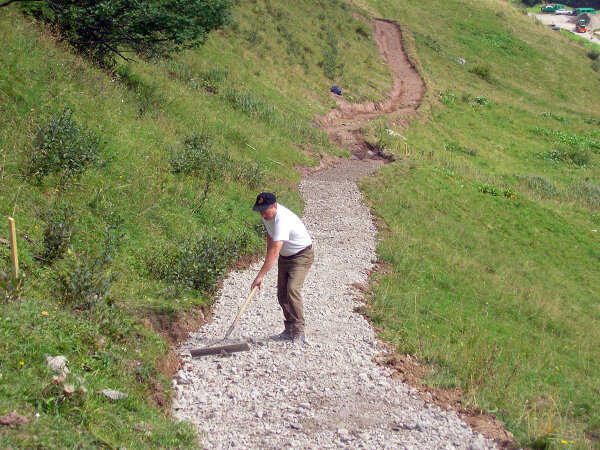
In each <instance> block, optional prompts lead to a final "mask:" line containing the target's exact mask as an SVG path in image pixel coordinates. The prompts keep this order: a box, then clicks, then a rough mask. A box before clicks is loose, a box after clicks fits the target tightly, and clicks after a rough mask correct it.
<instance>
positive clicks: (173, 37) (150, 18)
mask: <svg viewBox="0 0 600 450" xmlns="http://www.w3.org/2000/svg"><path fill="white" fill-rule="evenodd" d="M0 1H1V0H0ZM14 2H27V3H28V5H27V10H28V11H30V12H31V13H33V14H34V15H35V16H36V17H39V18H41V19H43V20H45V21H47V22H50V23H52V24H53V25H54V26H56V28H57V29H58V30H59V31H60V32H61V34H62V36H63V38H64V39H65V40H67V41H68V42H70V43H71V44H72V45H73V46H74V47H75V48H77V49H78V50H80V51H81V52H83V53H86V54H88V55H90V56H91V57H92V58H93V59H94V60H96V61H99V62H103V63H114V60H115V58H116V57H117V56H120V57H121V58H123V59H125V60H128V59H129V58H127V57H126V56H125V55H124V54H125V53H127V52H135V53H137V54H138V55H141V56H144V57H151V56H160V55H164V54H167V53H169V52H175V51H179V50H182V49H186V48H193V47H197V46H199V45H202V44H203V43H204V41H205V40H206V37H207V35H208V33H209V32H210V31H211V30H214V29H217V28H219V27H221V26H222V25H224V24H226V23H227V22H228V20H229V8H230V5H231V0H51V1H35V2H30V0H7V1H5V2H3V3H0V7H3V6H8V5H9V4H11V3H14Z"/></svg>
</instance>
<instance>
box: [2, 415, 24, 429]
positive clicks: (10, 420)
mask: <svg viewBox="0 0 600 450" xmlns="http://www.w3.org/2000/svg"><path fill="white" fill-rule="evenodd" d="M28 423H29V418H28V417H25V416H22V415H21V414H19V413H18V412H16V411H13V412H11V413H10V414H6V415H4V416H2V417H0V425H2V426H5V427H9V428H18V427H21V426H23V425H27V424H28Z"/></svg>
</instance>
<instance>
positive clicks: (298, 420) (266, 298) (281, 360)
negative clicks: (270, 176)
mask: <svg viewBox="0 0 600 450" xmlns="http://www.w3.org/2000/svg"><path fill="white" fill-rule="evenodd" d="M377 166H378V163H375V162H361V161H347V162H344V163H342V164H340V165H338V166H336V167H334V168H330V169H328V170H325V171H322V172H318V173H316V174H313V175H311V176H309V177H307V178H305V179H303V180H302V182H301V183H300V189H301V192H302V195H303V197H304V200H305V202H306V208H305V211H304V216H303V221H304V223H305V224H306V226H307V228H308V230H309V232H310V234H311V236H312V237H313V240H314V247H315V262H314V264H313V267H312V268H311V271H310V272H309V274H308V277H307V279H306V281H305V283H304V289H303V299H304V308H305V318H306V335H307V344H305V345H294V344H292V343H290V342H283V341H276V340H272V339H270V337H271V336H274V335H277V334H279V333H280V332H281V331H282V330H283V316H282V313H281V310H280V308H279V305H278V303H277V298H276V272H277V270H276V268H274V269H273V270H271V273H269V274H268V275H267V276H266V277H265V279H264V281H263V289H262V292H261V294H260V295H258V296H255V298H254V299H253V300H252V302H251V304H250V306H249V307H248V309H247V310H246V312H245V313H244V315H243V316H242V318H241V319H240V321H239V323H238V325H237V327H236V329H235V331H234V332H233V335H232V338H233V339H234V340H239V341H249V342H251V344H250V346H251V350H250V351H247V352H241V353H234V354H232V355H231V356H228V357H224V356H207V357H201V358H191V357H190V355H189V352H188V350H189V349H193V348H204V347H206V346H209V345H212V344H215V343H217V342H218V341H219V340H221V339H222V338H223V336H224V335H225V333H226V331H227V329H228V328H229V326H230V325H231V323H232V321H233V319H234V318H235V316H236V314H237V312H238V310H239V308H240V306H241V304H242V303H243V301H244V300H245V299H246V298H247V296H248V294H249V291H250V284H251V282H252V280H253V279H254V277H255V275H256V273H257V271H258V269H259V267H260V265H258V264H257V265H255V266H253V267H252V268H250V269H249V270H246V271H241V272H233V273H231V274H230V275H229V276H228V278H227V279H226V280H225V283H224V286H223V289H222V291H221V295H220V298H219V299H218V301H217V304H216V307H215V313H214V316H213V321H212V322H211V323H209V324H207V325H205V326H204V327H203V328H202V329H201V330H200V331H199V332H198V333H197V334H193V335H191V336H190V338H189V340H188V341H187V343H186V344H185V345H184V346H182V347H181V349H180V353H181V355H182V357H183V360H184V368H183V372H181V373H178V375H177V376H176V378H175V380H174V386H175V391H176V398H175V401H174V403H173V414H174V416H175V417H177V418H179V419H181V420H186V421H189V422H192V423H194V424H195V425H196V426H197V428H198V431H199V439H200V441H201V444H202V445H203V446H204V447H206V448H218V449H221V448H283V447H294V448H315V449H316V448H318V449H322V448H323V449H325V448H339V447H347V448H378V449H380V448H394V449H397V448H419V449H421V448H431V449H434V448H435V449H439V448H447V449H453V448H461V449H470V448H473V449H475V448H476V449H488V448H494V447H495V445H494V443H493V442H492V441H489V440H486V439H484V438H483V436H482V435H481V434H479V433H476V432H473V430H471V429H470V428H469V427H468V426H467V425H466V424H465V423H464V422H462V421H461V420H460V419H459V418H458V416H457V415H456V414H455V413H454V412H448V411H443V410H441V409H440V408H439V407H437V406H434V405H432V404H428V403H427V402H425V401H424V400H423V399H421V398H420V397H419V396H418V395H417V394H416V391H415V390H411V389H410V388H409V387H408V386H407V385H405V384H403V383H401V382H400V381H398V380H396V379H392V378H391V377H390V372H389V370H388V369H386V368H384V367H381V366H379V365H377V364H376V363H374V362H373V358H374V357H376V356H377V355H379V354H381V353H382V352H383V351H384V350H383V349H382V348H381V347H380V346H379V344H378V341H377V339H376V336H375V334H374V332H373V329H372V327H371V326H370V325H369V323H368V322H367V321H366V320H365V319H364V318H363V317H362V316H361V315H360V314H358V313H356V312H355V309H356V308H357V307H358V306H360V305H361V303H360V302H359V301H358V300H357V298H359V297H360V293H359V292H358V291H357V290H356V289H355V288H353V287H352V284H354V283H366V282H368V272H369V270H370V269H372V268H373V264H374V260H375V257H376V255H375V233H376V230H375V226H374V225H373V221H372V219H371V216H370V214H369V210H368V208H366V207H365V206H364V205H363V204H362V197H361V194H360V191H359V190H358V188H357V186H356V180H357V179H359V178H361V177H362V176H364V175H366V174H368V173H371V172H372V171H374V170H375V169H376V168H377ZM282 203H283V202H282ZM284 204H285V203H284ZM223 344H225V343H221V344H220V345H223Z"/></svg>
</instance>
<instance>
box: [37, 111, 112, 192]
mask: <svg viewBox="0 0 600 450" xmlns="http://www.w3.org/2000/svg"><path fill="white" fill-rule="evenodd" d="M72 116H73V112H72V111H71V110H68V109H65V110H64V111H63V112H62V113H61V114H60V115H58V116H56V117H54V118H53V119H51V120H50V121H49V122H48V123H47V124H46V125H44V126H43V127H41V128H40V129H39V130H38V132H37V134H36V136H35V139H34V142H33V149H32V151H31V155H30V157H29V161H28V164H27V170H26V171H27V174H28V175H29V176H35V177H36V178H37V179H38V180H40V181H41V180H42V179H43V178H44V177H45V176H46V175H48V174H54V175H58V176H59V177H60V178H61V179H67V180H70V179H72V178H73V177H75V176H76V175H79V174H81V173H83V172H85V170H86V169H87V168H88V167H89V166H91V165H93V164H97V163H98V162H99V161H100V152H101V150H102V147H103V145H104V144H103V143H102V141H101V140H100V138H99V137H98V136H97V135H96V133H95V132H94V131H93V130H90V129H88V128H86V127H85V126H80V125H78V124H77V123H76V122H75V121H74V120H73V119H72Z"/></svg>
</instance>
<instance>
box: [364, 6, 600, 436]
mask: <svg viewBox="0 0 600 450" xmlns="http://www.w3.org/2000/svg"><path fill="white" fill-rule="evenodd" d="M364 3H365V6H368V5H371V3H370V2H364ZM371 7H372V8H373V9H372V11H373V13H376V14H377V15H380V16H384V17H388V18H392V19H396V20H398V21H399V22H400V23H401V24H402V25H403V27H404V30H405V39H406V40H407V42H408V43H409V45H411V42H413V41H414V50H413V58H417V60H418V65H419V67H420V69H421V72H422V73H423V75H424V78H425V79H426V81H427V84H428V89H429V91H428V92H429V94H428V96H427V98H426V101H425V103H424V105H423V106H422V108H421V112H422V113H423V114H424V115H425V117H423V119H424V120H420V121H413V123H412V126H411V128H410V129H408V130H404V131H403V134H404V136H406V138H407V141H408V144H409V148H411V149H412V154H411V155H410V156H409V157H404V156H402V152H400V151H398V152H397V153H398V155H400V156H399V157H400V159H399V161H398V162H397V163H396V164H393V165H391V166H388V167H386V168H384V169H383V170H381V171H380V173H379V176H377V177H374V178H373V179H371V180H369V181H368V182H366V183H365V184H364V186H363V188H364V192H365V194H366V196H367V199H368V202H369V203H370V204H371V206H372V207H373V208H374V210H375V211H376V212H377V214H379V215H380V216H381V217H382V222H383V223H384V224H385V226H384V227H382V237H383V240H382V242H381V244H380V246H379V252H380V257H381V259H382V260H383V261H385V263H386V264H388V265H389V273H387V274H385V275H383V276H381V277H379V278H378V279H377V282H376V284H375V292H374V302H373V304H372V308H371V315H372V318H373V320H374V321H375V323H376V324H378V325H381V326H383V327H384V329H385V331H384V333H383V335H384V336H385V337H386V338H388V339H390V340H391V341H393V342H395V343H396V344H397V345H398V350H399V351H400V352H403V353H407V352H408V353H413V354H416V355H418V356H419V357H420V358H422V359H423V360H425V361H427V362H428V363H429V364H430V366H431V368H432V373H431V375H430V377H429V380H428V382H430V383H432V384H434V385H437V386H460V387H461V388H463V389H464V390H465V392H466V401H467V402H468V403H470V404H472V405H476V406H479V407H481V408H483V409H485V410H488V411H493V412H494V413H495V414H496V415H497V416H498V417H500V418H502V420H504V421H506V423H507V425H508V428H509V429H510V430H512V431H513V432H514V433H515V434H516V436H517V438H518V439H519V440H520V442H521V444H522V445H527V446H536V447H537V446H547V445H550V446H562V445H565V444H567V445H572V446H575V447H595V446H597V443H598V436H599V435H600V416H599V415H598V408H597V406H596V405H598V403H599V402H600V391H598V387H597V376H598V373H599V372H600V366H599V361H600V353H599V352H598V346H597V345H595V342H597V341H598V338H599V337H600V336H599V331H598V330H600V327H599V325H600V324H599V319H600V316H599V315H598V312H599V311H598V305H599V304H600V303H599V301H600V294H599V293H600V264H599V263H600V240H599V239H600V236H599V234H598V231H597V230H598V229H600V166H599V164H600V116H599V115H598V111H600V97H599V96H598V92H600V74H599V72H598V67H597V65H595V64H594V62H595V60H594V59H591V58H590V57H589V56H588V54H589V53H591V48H586V47H584V46H582V45H580V44H576V43H574V42H573V41H572V40H571V39H570V38H569V37H566V36H564V35H561V34H558V33H556V32H554V31H552V30H550V29H548V28H547V27H546V28H545V27H543V26H541V25H539V24H537V23H535V22H534V21H533V20H531V19H529V18H528V17H526V16H525V15H523V14H521V13H519V12H518V11H517V10H516V9H514V8H512V7H510V6H509V5H507V4H505V3H503V2H496V1H486V2H462V1H450V2H447V1H444V2H430V4H428V7H427V9H428V11H430V14H428V15H427V18H428V19H427V20H426V21H424V16H423V9H422V8H421V7H420V6H419V5H416V4H411V3H406V4H403V5H402V7H401V8H399V7H398V6H396V5H395V2H385V1H380V2H373V3H372V6H371ZM386 120H387V125H388V126H390V125H393V118H388V119H386ZM381 129H383V127H382V126H381V125H379V126H374V127H373V129H372V130H371V133H372V135H373V136H374V139H375V140H376V139H377V132H378V130H381ZM381 140H382V142H383V143H384V144H385V145H388V146H390V147H393V146H394V145H396V146H398V144H400V142H396V143H395V142H390V138H389V137H388V136H385V137H381ZM402 145H403V144H402ZM399 147H402V146H399Z"/></svg>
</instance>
